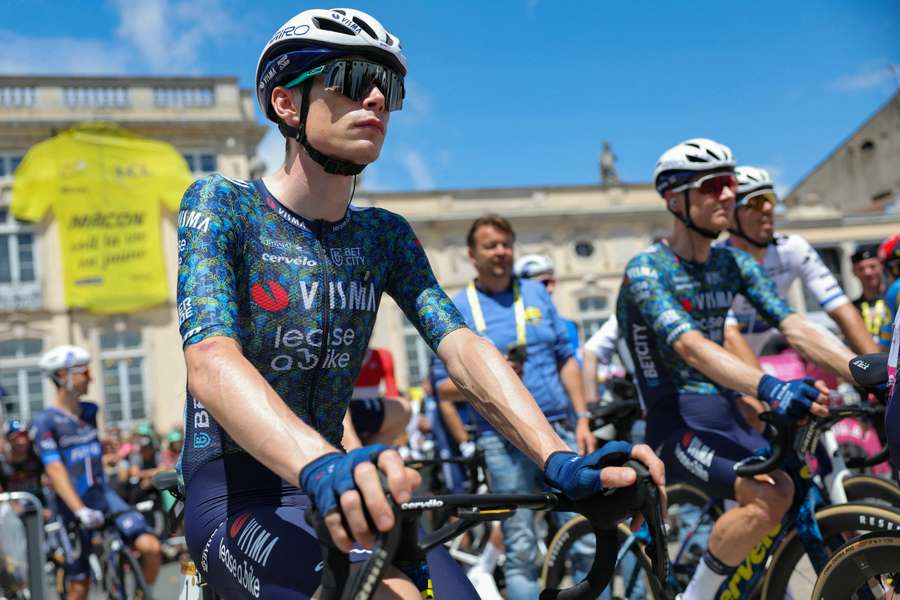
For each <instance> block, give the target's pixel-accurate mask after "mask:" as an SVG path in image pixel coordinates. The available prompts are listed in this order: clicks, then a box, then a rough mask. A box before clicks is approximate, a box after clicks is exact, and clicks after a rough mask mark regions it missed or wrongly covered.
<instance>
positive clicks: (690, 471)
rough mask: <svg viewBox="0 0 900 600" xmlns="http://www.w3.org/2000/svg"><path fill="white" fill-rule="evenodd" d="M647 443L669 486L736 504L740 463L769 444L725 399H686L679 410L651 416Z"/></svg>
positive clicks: (680, 399) (687, 396)
mask: <svg viewBox="0 0 900 600" xmlns="http://www.w3.org/2000/svg"><path fill="white" fill-rule="evenodd" d="M647 444H649V445H650V447H651V448H654V449H655V450H656V454H657V455H658V456H659V457H660V459H661V460H662V461H663V463H664V464H665V465H666V481H669V482H676V481H683V482H685V483H689V484H691V485H693V486H695V487H697V488H699V489H701V490H703V491H704V492H706V493H708V494H709V495H710V496H712V497H714V498H722V499H728V500H734V482H735V480H736V479H737V475H736V474H735V472H734V465H735V463H737V462H739V461H741V460H743V459H745V458H747V457H748V456H751V455H753V453H754V452H755V451H756V450H757V449H759V448H765V447H767V446H768V445H769V443H768V442H767V441H766V439H765V438H764V437H763V436H762V435H761V434H760V433H759V432H757V431H756V430H755V429H753V428H752V427H750V425H748V424H747V422H746V421H745V420H744V418H743V417H742V416H741V414H740V412H739V411H738V409H737V407H736V406H735V400H734V399H732V398H728V397H725V396H712V395H711V396H705V395H699V394H697V395H695V394H683V395H681V396H679V397H678V411H677V412H668V413H667V412H666V411H665V410H664V409H662V410H658V411H656V412H655V413H651V414H648V415H647Z"/></svg>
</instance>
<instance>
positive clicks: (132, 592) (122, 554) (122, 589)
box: [110, 549, 152, 600]
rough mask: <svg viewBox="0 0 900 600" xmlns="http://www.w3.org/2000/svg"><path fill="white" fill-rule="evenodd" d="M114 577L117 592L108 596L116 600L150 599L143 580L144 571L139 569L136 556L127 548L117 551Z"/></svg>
mask: <svg viewBox="0 0 900 600" xmlns="http://www.w3.org/2000/svg"><path fill="white" fill-rule="evenodd" d="M116 577H117V579H118V583H119V589H118V594H119V595H116V596H113V594H112V593H110V598H113V597H114V598H116V600H119V599H121V600H152V599H151V597H150V594H149V593H148V591H147V584H146V582H145V581H144V572H143V571H142V570H141V565H140V562H139V561H138V559H137V557H136V556H135V555H134V554H132V553H131V552H130V551H129V550H127V549H122V550H120V551H119V553H118V558H117V565H116Z"/></svg>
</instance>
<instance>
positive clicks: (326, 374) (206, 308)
mask: <svg viewBox="0 0 900 600" xmlns="http://www.w3.org/2000/svg"><path fill="white" fill-rule="evenodd" d="M178 262H179V269H178V314H179V320H180V329H181V335H182V340H183V344H184V346H185V348H186V347H187V346H190V345H191V344H196V343H197V342H200V341H201V340H205V339H207V338H210V337H213V336H224V337H229V338H233V339H234V340H236V341H237V342H238V343H239V344H240V347H241V349H242V352H243V354H244V356H245V357H246V358H247V360H249V361H250V363H252V364H253V366H254V367H256V369H257V370H258V371H259V372H260V373H261V374H262V375H263V377H265V378H266V380H267V381H268V382H269V384H271V386H272V387H273V388H274V390H275V391H276V392H277V393H278V394H279V395H280V396H281V398H282V399H283V400H284V401H285V403H286V404H287V405H288V406H289V407H290V408H291V410H293V411H294V413H295V414H296V415H297V416H298V417H300V418H301V419H302V420H303V421H304V422H306V423H307V424H309V425H310V426H311V427H313V428H314V429H316V430H317V431H318V432H319V433H320V434H322V436H324V437H325V439H327V440H328V441H329V442H330V443H331V444H333V445H335V446H337V445H338V444H339V443H340V441H341V437H342V435H343V425H342V420H343V417H344V413H345V412H346V409H347V404H348V402H349V400H350V396H351V394H352V392H353V384H354V382H355V381H356V377H357V374H358V372H359V369H360V365H361V363H362V360H363V358H364V357H365V354H366V348H367V347H368V345H369V338H370V336H371V334H372V328H373V326H374V324H375V316H376V313H377V311H378V305H379V303H380V300H381V294H382V292H387V293H388V294H390V295H391V297H392V298H393V299H394V300H395V301H396V302H397V304H398V305H399V306H400V308H401V309H402V310H403V312H404V313H405V314H406V316H407V318H408V319H409V320H410V321H411V322H412V323H413V324H414V325H415V326H416V328H417V329H418V330H419V333H420V334H421V335H422V337H423V338H424V339H425V341H426V342H427V343H428V344H429V345H430V346H431V348H432V349H436V348H437V346H438V344H439V343H440V341H441V340H442V339H443V338H444V336H446V335H447V334H448V333H450V332H451V331H453V330H455V329H457V328H460V327H464V326H465V322H464V321H463V319H462V317H461V316H460V314H459V311H458V310H457V309H456V307H455V306H454V305H453V303H452V302H451V301H450V299H449V298H448V297H447V296H446V294H444V292H443V290H441V288H440V286H439V285H438V283H437V281H436V280H435V277H434V274H433V273H432V270H431V266H430V265H429V264H428V259H427V258H426V256H425V252H424V251H423V249H422V247H421V244H420V243H419V241H418V239H417V238H416V236H415V234H414V233H413V230H412V228H411V227H410V225H409V223H407V222H406V220H405V219H403V217H401V216H399V215H396V214H394V213H391V212H389V211H387V210H384V209H381V208H358V207H354V206H350V207H348V209H347V212H346V214H345V215H344V217H343V218H342V219H341V220H340V221H336V222H327V221H312V220H308V219H305V218H303V217H301V216H300V215H298V214H296V213H294V212H292V211H291V210H289V209H288V208H286V207H285V206H283V205H282V204H281V203H280V202H279V201H278V200H277V199H276V198H275V197H274V196H273V195H272V194H271V193H269V191H268V190H267V189H266V187H265V185H264V184H263V182H262V181H260V180H253V181H236V180H232V179H228V178H226V177H223V176H221V175H212V176H210V177H207V178H205V179H201V180H200V181H197V182H196V183H194V185H192V186H191V187H190V188H189V189H188V190H187V192H186V193H185V195H184V198H183V199H182V202H181V210H180V212H179V216H178ZM185 434H186V435H185V444H184V449H183V454H182V458H181V461H180V464H181V470H182V475H183V476H184V479H185V482H187V481H189V480H190V478H191V475H192V474H193V473H194V472H195V471H196V469H197V468H198V467H200V466H201V465H203V464H205V463H207V462H209V461H211V460H214V459H217V458H219V457H221V456H223V455H224V454H228V453H233V452H242V451H243V450H241V448H240V447H239V446H238V445H237V444H236V443H235V442H234V440H232V439H231V438H230V437H229V436H228V434H227V433H226V432H225V431H224V430H223V429H222V428H221V427H220V426H219V425H218V424H217V423H216V422H215V420H214V419H213V418H212V416H211V415H210V414H209V413H208V412H207V411H206V410H205V409H204V408H203V406H202V404H200V403H199V402H198V401H197V400H196V399H194V398H193V397H192V396H191V395H190V392H188V397H187V404H186V407H185Z"/></svg>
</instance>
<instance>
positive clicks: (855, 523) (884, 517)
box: [762, 504, 900, 600]
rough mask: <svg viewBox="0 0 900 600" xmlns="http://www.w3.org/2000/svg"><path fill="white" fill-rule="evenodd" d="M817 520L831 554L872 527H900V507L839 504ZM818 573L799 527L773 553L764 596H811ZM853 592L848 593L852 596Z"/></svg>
mask: <svg viewBox="0 0 900 600" xmlns="http://www.w3.org/2000/svg"><path fill="white" fill-rule="evenodd" d="M816 521H817V522H818V525H819V530H820V531H821V532H822V538H823V540H824V544H825V546H826V551H827V552H828V553H829V554H832V553H835V552H837V551H838V548H840V547H841V546H842V545H843V544H844V543H845V542H846V541H847V540H850V539H852V538H855V537H856V536H858V535H860V534H863V533H868V532H871V531H882V530H885V529H890V530H900V511H897V510H894V509H891V508H889V507H882V506H873V505H869V504H837V505H834V506H828V507H825V508H823V509H821V510H819V511H817V512H816ZM816 579H817V574H816V572H815V569H814V568H813V566H812V563H810V561H809V558H808V557H807V556H806V550H805V548H804V547H803V542H802V541H800V538H799V536H798V535H797V531H796V530H794V531H791V532H790V533H788V534H787V536H785V538H784V540H783V541H782V543H781V544H780V545H779V547H778V550H776V551H775V555H774V556H773V557H772V560H771V562H770V563H769V568H768V570H767V577H766V578H765V580H764V582H763V590H762V598H763V599H764V600H776V599H777V600H783V599H784V598H787V597H793V598H808V597H809V595H810V593H811V591H812V589H813V587H814V586H815V583H816ZM848 597H849V596H844V598H848Z"/></svg>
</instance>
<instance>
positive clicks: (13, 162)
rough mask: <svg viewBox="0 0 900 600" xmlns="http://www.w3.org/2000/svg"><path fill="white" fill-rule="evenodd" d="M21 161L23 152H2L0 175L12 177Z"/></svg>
mask: <svg viewBox="0 0 900 600" xmlns="http://www.w3.org/2000/svg"><path fill="white" fill-rule="evenodd" d="M21 162H22V155H21V154H7V155H3V154H0V177H12V176H13V173H15V172H16V169H17V168H18V166H19V163H21Z"/></svg>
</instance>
